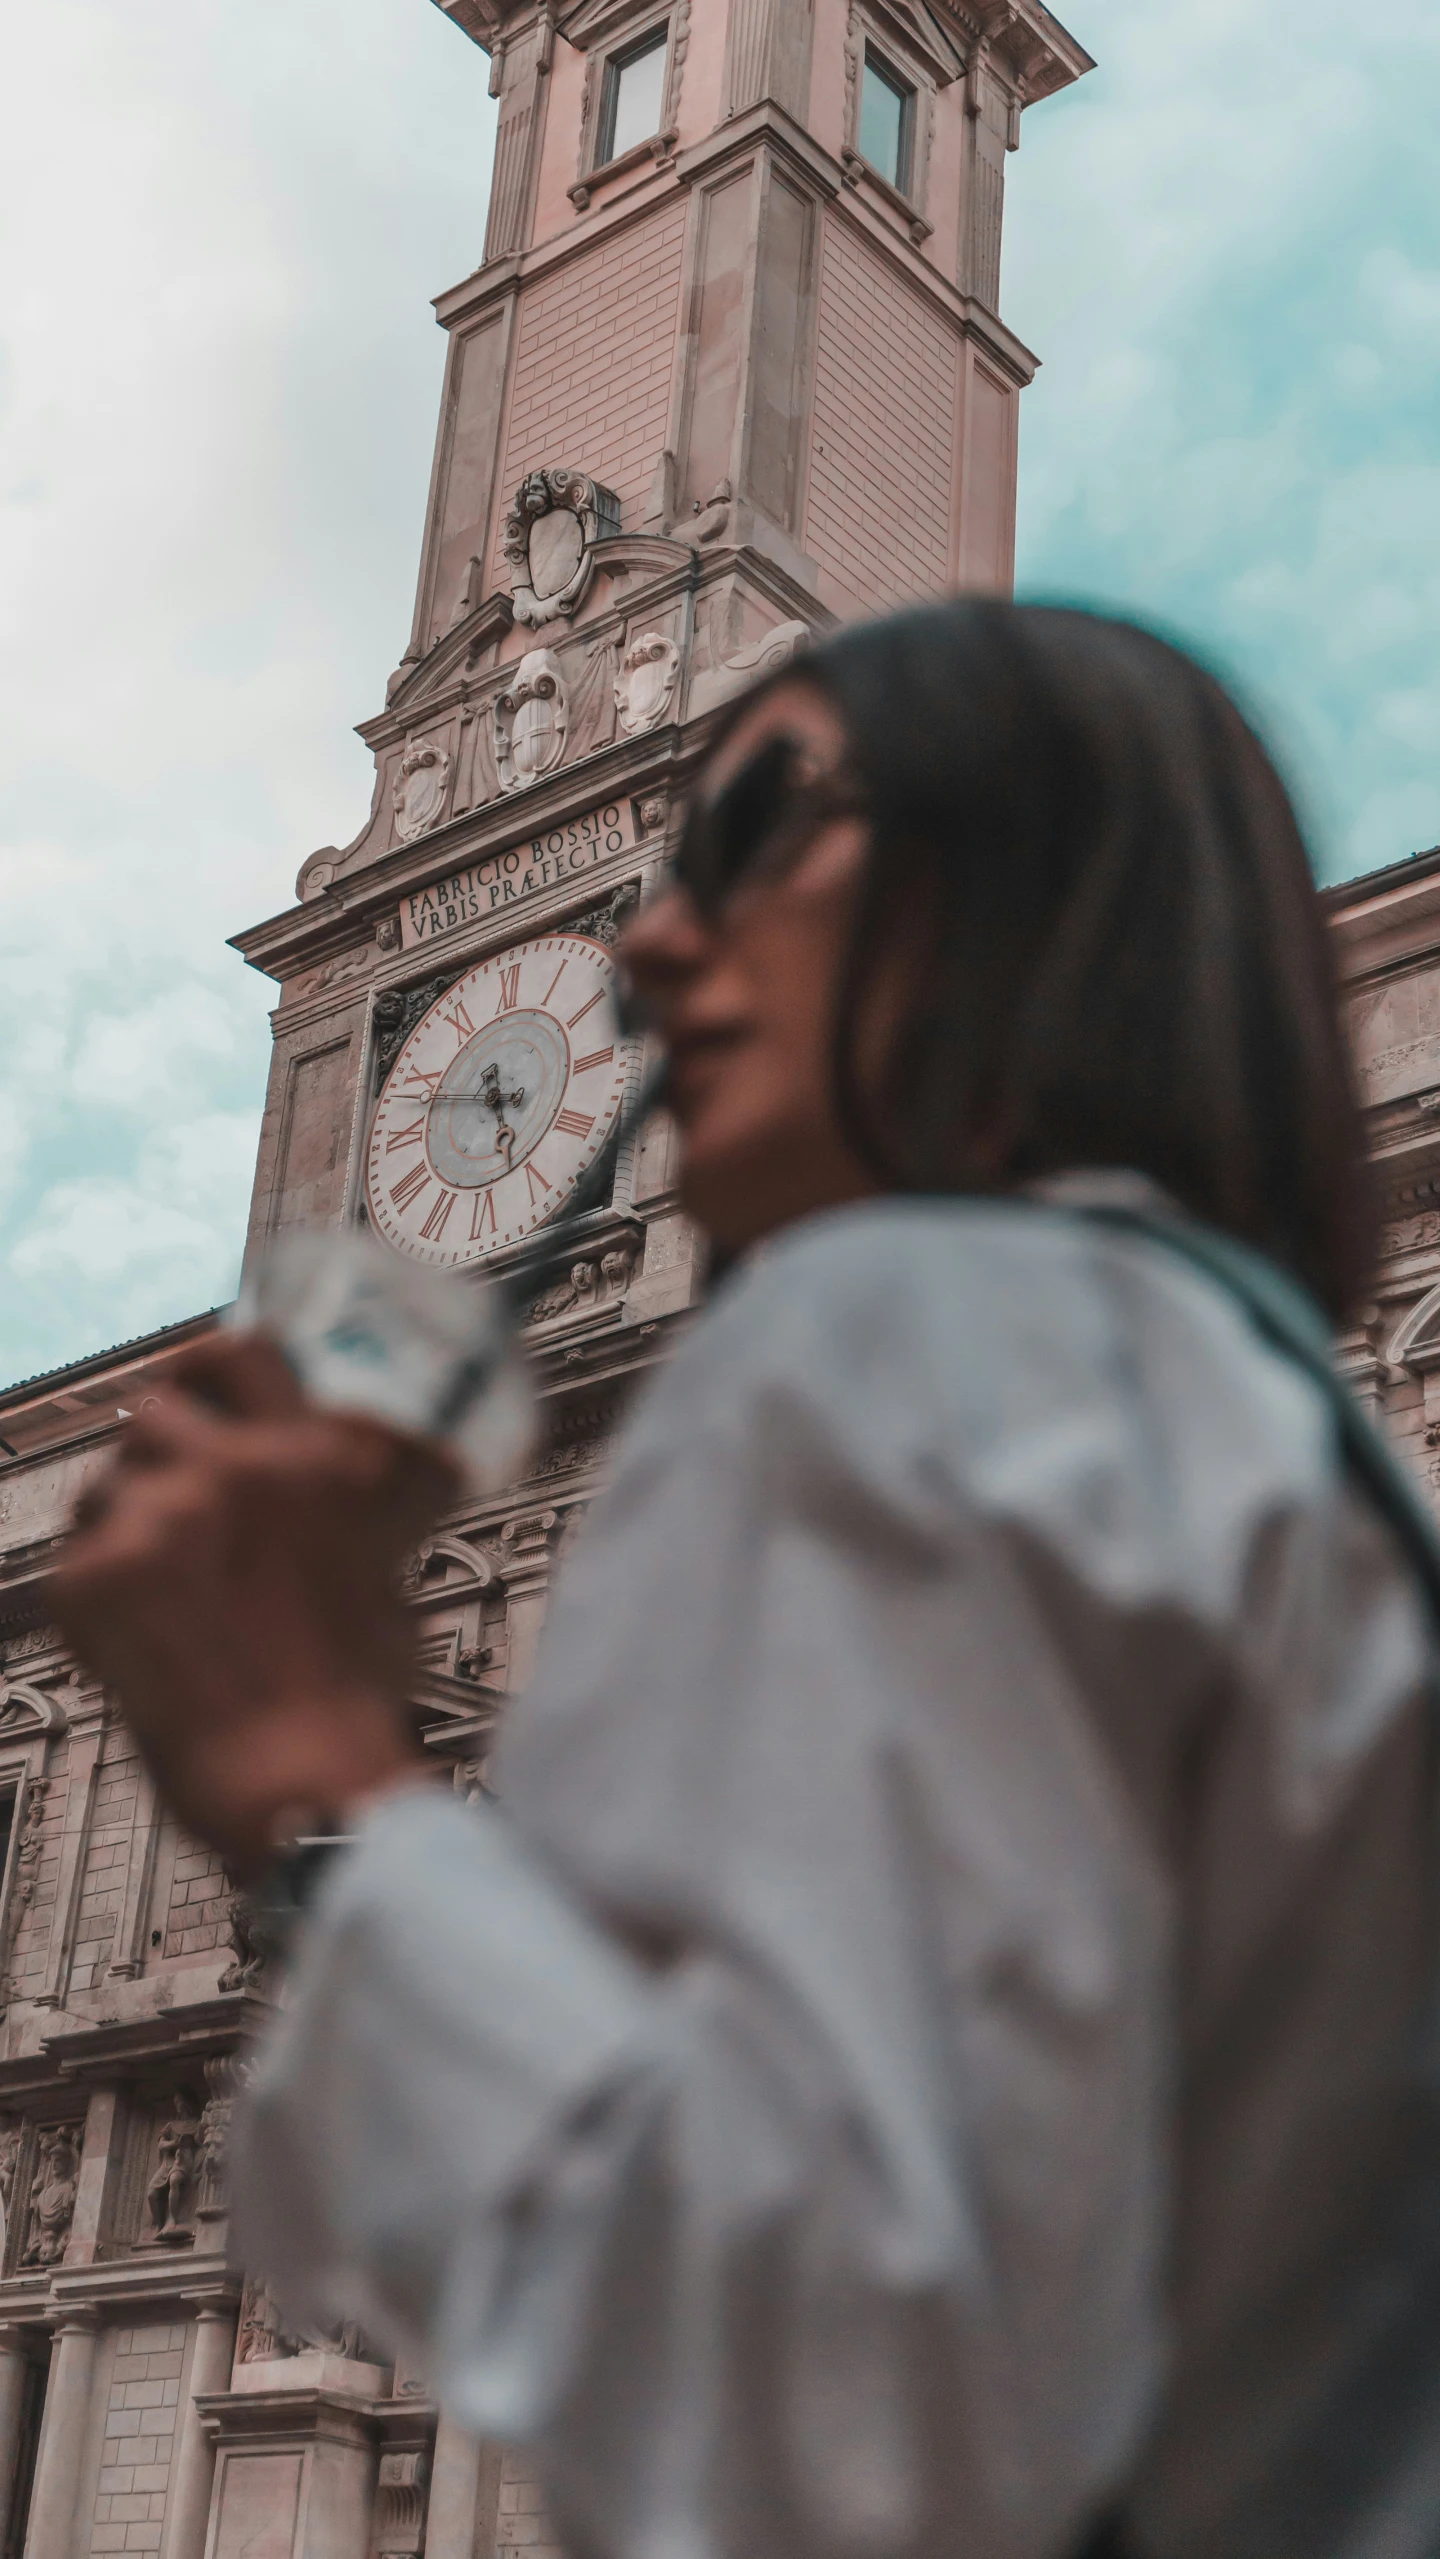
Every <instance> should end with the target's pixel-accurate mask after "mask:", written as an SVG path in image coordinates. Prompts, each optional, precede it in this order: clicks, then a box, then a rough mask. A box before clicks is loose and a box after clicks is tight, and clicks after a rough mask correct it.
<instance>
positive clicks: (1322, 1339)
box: [1073, 1203, 1440, 1629]
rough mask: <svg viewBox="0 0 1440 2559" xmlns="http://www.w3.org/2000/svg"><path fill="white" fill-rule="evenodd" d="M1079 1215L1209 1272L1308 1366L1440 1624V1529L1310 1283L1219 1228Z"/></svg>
mask: <svg viewBox="0 0 1440 2559" xmlns="http://www.w3.org/2000/svg"><path fill="white" fill-rule="evenodd" d="M1073 1213H1074V1214H1075V1215H1077V1216H1080V1217H1084V1218H1087V1219H1089V1221H1090V1222H1091V1224H1092V1225H1097V1226H1109V1227H1114V1228H1117V1229H1119V1230H1121V1231H1126V1232H1129V1233H1131V1234H1134V1235H1143V1236H1148V1237H1149V1238H1150V1240H1151V1241H1152V1242H1153V1243H1156V1244H1162V1245H1164V1246H1165V1248H1166V1249H1167V1251H1169V1252H1172V1253H1175V1254H1178V1255H1179V1257H1180V1259H1181V1260H1182V1261H1186V1262H1188V1263H1189V1264H1190V1265H1191V1267H1192V1269H1194V1270H1199V1271H1204V1272H1205V1273H1206V1275H1207V1276H1208V1277H1209V1278H1210V1279H1212V1280H1214V1281H1216V1282H1217V1283H1218V1285H1219V1286H1220V1287H1221V1288H1223V1289H1224V1290H1226V1291H1227V1293H1228V1294H1229V1295H1230V1296H1231V1297H1232V1298H1235V1299H1236V1300H1237V1301H1238V1302H1239V1304H1240V1305H1241V1306H1243V1308H1244V1309H1245V1312H1246V1314H1247V1315H1248V1316H1249V1318H1250V1321H1251V1323H1252V1324H1253V1325H1254V1327H1255V1330H1256V1331H1257V1333H1259V1334H1260V1335H1261V1336H1262V1337H1263V1339H1264V1340H1266V1341H1267V1342H1269V1343H1271V1344H1272V1346H1273V1347H1274V1348H1275V1349H1276V1350H1279V1351H1283V1352H1284V1353H1285V1354H1286V1356H1287V1357H1288V1358H1289V1359H1291V1360H1293V1362H1294V1363H1295V1366H1296V1367H1297V1368H1301V1369H1303V1370H1304V1372H1305V1374H1306V1376H1307V1377H1308V1378H1309V1379H1310V1381H1311V1384H1312V1385H1313V1386H1315V1387H1316V1389H1317V1390H1318V1392H1319V1393H1320V1395H1321V1397H1322V1398H1323V1400H1324V1402H1325V1404H1326V1406H1327V1408H1328V1411H1329V1414H1330V1419H1331V1422H1332V1424H1333V1426H1334V1430H1335V1437H1336V1441H1337V1443H1338V1445H1339V1449H1340V1454H1341V1457H1342V1458H1343V1460H1344V1462H1345V1465H1346V1466H1347V1468H1348V1469H1349V1471H1350V1473H1351V1475H1352V1476H1353V1477H1354V1479H1355V1481H1356V1483H1357V1484H1359V1485H1360V1486H1361V1488H1362V1489H1363V1490H1364V1491H1365V1492H1366V1493H1367V1494H1368V1495H1369V1497H1370V1499H1371V1501H1372V1502H1373V1503H1374V1505H1375V1508H1376V1509H1377V1510H1378V1511H1379V1513H1380V1515H1381V1517H1382V1519H1384V1520H1385V1521H1386V1522H1387V1524H1388V1525H1389V1527H1390V1529H1391V1531H1392V1532H1393V1534H1394V1536H1395V1538H1396V1539H1397V1541H1398V1543H1399V1545H1400V1547H1401V1548H1402V1550H1403V1552H1404V1554H1405V1557H1406V1559H1407V1561H1408V1563H1409V1564H1410V1567H1411V1569H1412V1571H1413V1572H1414V1574H1415V1578H1416V1580H1417V1581H1418V1582H1419V1584H1420V1587H1421V1590H1422V1591H1423V1592H1424V1594H1425V1597H1426V1599H1427V1600H1428V1602H1429V1604H1430V1612H1431V1615H1432V1617H1433V1618H1434V1620H1435V1624H1436V1627H1437V1629H1440V1528H1437V1526H1436V1523H1435V1521H1434V1519H1433V1518H1432V1517H1431V1514H1430V1511H1429V1509H1428V1507H1427V1505H1426V1503H1425V1502H1424V1500H1423V1499H1422V1497H1421V1495H1420V1493H1419V1492H1418V1490H1417V1489H1416V1487H1415V1485H1414V1484H1413V1483H1412V1482H1411V1480H1410V1477H1409V1476H1408V1475H1407V1474H1406V1472H1405V1470H1404V1468H1403V1467H1402V1465H1401V1463H1400V1460H1399V1459H1398V1458H1397V1457H1396V1456H1395V1454H1394V1451H1393V1450H1392V1449H1391V1447H1390V1446H1389V1443H1388V1442H1387V1441H1386V1440H1384V1439H1382V1437H1381V1435H1380V1433H1379V1431H1378V1430H1377V1429H1376V1428H1375V1426H1374V1424H1373V1423H1372V1422H1370V1421H1368V1420H1367V1419H1366V1417H1365V1415H1364V1413H1363V1412H1362V1411H1361V1409H1360V1406H1359V1405H1358V1404H1357V1403H1356V1401H1355V1398H1354V1396H1353V1395H1352V1394H1351V1392H1350V1389H1349V1388H1348V1386H1346V1385H1345V1384H1344V1382H1343V1380H1342V1379H1341V1378H1340V1377H1338V1376H1337V1374H1336V1372H1335V1368H1334V1365H1333V1361H1332V1343H1331V1334H1330V1327H1329V1325H1328V1323H1327V1322H1326V1319H1325V1315H1324V1313H1323V1311H1322V1309H1321V1308H1320V1306H1319V1305H1318V1304H1317V1303H1316V1301H1315V1299H1314V1298H1313V1297H1312V1296H1311V1295H1310V1293H1309V1291H1308V1289H1305V1288H1302V1287H1301V1285H1300V1282H1299V1281H1298V1280H1295V1279H1292V1278H1291V1277H1290V1275H1289V1273H1288V1272H1287V1271H1282V1270H1281V1269H1280V1267H1279V1265H1278V1263H1276V1262H1272V1261H1271V1260H1270V1259H1269V1258H1268V1256H1267V1255H1265V1254H1264V1253H1257V1252H1256V1251H1254V1250H1253V1248H1252V1247H1251V1246H1250V1245H1248V1244H1241V1243H1238V1242H1237V1241H1236V1240H1235V1238H1234V1237H1233V1236H1230V1235H1221V1234H1219V1233H1217V1232H1216V1230H1215V1228H1214V1227H1213V1226H1201V1225H1198V1224H1191V1223H1190V1222H1189V1221H1188V1220H1186V1219H1183V1218H1178V1217H1175V1218H1172V1217H1165V1216H1163V1215H1160V1214H1154V1215H1152V1214H1151V1213H1150V1212H1149V1211H1147V1210H1145V1209H1138V1208H1123V1207H1120V1206H1119V1205H1118V1204H1117V1205H1111V1204H1108V1203H1103V1204H1102V1203H1097V1204H1096V1205H1094V1206H1093V1207H1091V1206H1086V1207H1083V1208H1078V1209H1077V1210H1075V1211H1074V1212H1073Z"/></svg>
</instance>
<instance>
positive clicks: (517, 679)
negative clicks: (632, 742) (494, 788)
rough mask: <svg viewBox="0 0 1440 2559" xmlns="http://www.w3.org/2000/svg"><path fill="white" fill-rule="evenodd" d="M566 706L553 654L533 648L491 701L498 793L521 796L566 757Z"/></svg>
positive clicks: (556, 660) (557, 662) (559, 667)
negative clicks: (520, 794) (493, 709)
mask: <svg viewBox="0 0 1440 2559" xmlns="http://www.w3.org/2000/svg"><path fill="white" fill-rule="evenodd" d="M569 726H570V703H569V698H568V696H567V694H566V690H565V677H564V674H563V672H562V670H561V666H560V661H559V659H558V658H557V657H556V655H555V653H554V651H553V649H532V650H531V651H530V653H529V655H528V657H523V658H522V659H521V660H520V663H519V665H518V666H517V667H516V669H515V673H514V675H513V676H512V677H511V679H510V682H509V683H508V684H507V686H506V687H505V690H504V692H503V693H500V694H497V696H496V699H495V770H496V772H497V774H498V775H499V777H500V788H501V790H502V791H523V790H524V789H525V787H526V784H527V783H530V782H538V781H539V779H540V776H541V775H542V773H551V772H553V771H554V769H555V767H556V765H557V764H558V763H560V761H561V759H562V757H563V756H564V753H565V738H566V733H567V731H568V729H569Z"/></svg>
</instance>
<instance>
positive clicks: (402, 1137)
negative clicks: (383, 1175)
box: [385, 1119, 425, 1155]
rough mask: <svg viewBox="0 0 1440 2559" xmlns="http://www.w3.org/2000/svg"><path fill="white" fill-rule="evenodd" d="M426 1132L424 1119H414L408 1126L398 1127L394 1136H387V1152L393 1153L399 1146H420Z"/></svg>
mask: <svg viewBox="0 0 1440 2559" xmlns="http://www.w3.org/2000/svg"><path fill="white" fill-rule="evenodd" d="M424 1134H425V1122H424V1120H423V1119H418V1120H412V1121H411V1123H410V1126H409V1127H408V1128H397V1129H396V1131H395V1133H394V1136H393V1137H387V1138H386V1140H385V1152H386V1154H387V1155H393V1154H394V1152H395V1149H396V1147H397V1146H418V1145H419V1143H420V1140H421V1139H422V1137H423V1136H424Z"/></svg>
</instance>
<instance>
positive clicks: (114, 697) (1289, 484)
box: [0, 0, 1440, 1381]
mask: <svg viewBox="0 0 1440 2559" xmlns="http://www.w3.org/2000/svg"><path fill="white" fill-rule="evenodd" d="M1061 14H1062V15H1064V16H1066V18H1067V22H1068V23H1070V24H1071V25H1072V26H1073V28H1074V31H1075V33H1076V34H1077V35H1078V36H1079V37H1080V38H1081V39H1082V41H1084V42H1085V43H1086V44H1087V45H1088V46H1089V48H1090V50H1091V52H1092V53H1094V54H1095V55H1096V56H1097V57H1098V58H1099V62H1100V66H1101V67H1100V69H1099V70H1098V71H1097V72H1096V73H1095V74H1094V75H1093V76H1092V77H1091V78H1090V79H1088V80H1087V81H1085V82H1083V83H1082V84H1081V85H1080V86H1079V87H1078V88H1077V89H1076V90H1074V91H1073V92H1071V93H1070V94H1069V95H1068V96H1066V97H1064V98H1061V99H1057V100H1052V101H1050V102H1049V103H1047V104H1046V105H1045V106H1043V107H1041V108H1038V109H1036V110H1034V111H1033V112H1032V113H1031V114H1030V115H1028V116H1027V117H1026V119H1025V141H1024V147H1023V149H1022V151H1021V153H1020V155H1019V157H1018V159H1016V160H1012V161H1011V163H1010V169H1009V212H1008V237H1007V249H1006V265H1005V289H1004V302H1005V312H1006V317H1007V319H1008V320H1009V322H1010V324H1011V326H1012V327H1013V328H1015V329H1016V330H1018V332H1019V333H1020V335H1021V336H1022V337H1024V338H1025V339H1026V340H1027V341H1028V343H1029V344H1030V345H1031V346H1032V347H1033V348H1034V349H1035V351H1036V352H1037V353H1038V354H1039V355H1040V356H1041V357H1042V358H1043V360H1044V362H1043V370H1042V372H1041V374H1040V376H1039V379H1038V381H1037V383H1036V386H1035V388H1034V389H1033V391H1031V392H1030V393H1029V394H1028V395H1027V400H1026V413H1025V421H1024V426H1023V430H1022V450H1021V502H1020V543H1019V580H1020V586H1021V591H1022V592H1025V593H1030V594H1048V595H1057V594H1058V595H1064V596H1071V597H1084V598H1091V599H1095V600H1099V601H1102V602H1104V603H1107V604H1111V605H1115V606H1118V607H1120V608H1123V609H1125V610H1128V611H1132V612H1138V613H1140V614H1142V615H1144V616H1145V617H1147V618H1149V619H1152V620H1157V621H1159V622H1160V623H1162V624H1163V625H1164V626H1165V627H1167V628H1169V629H1172V630H1174V631H1176V632H1177V633H1179V634H1180V635H1181V636H1184V637H1186V638H1188V639H1189V640H1191V642H1192V643H1194V644H1196V645H1198V646H1199V647H1200V648H1201V649H1202V650H1203V651H1204V652H1205V653H1206V654H1207V655H1208V656H1209V657H1210V658H1211V660H1212V662H1214V663H1215V664H1216V665H1217V666H1218V667H1219V668H1220V669H1221V671H1222V672H1224V673H1227V674H1228V675H1230V676H1231V677H1232V679H1233V680H1235V681H1237V682H1238V683H1239V684H1240V686H1241V688H1242V690H1243V691H1244V692H1245V693H1246V695H1247V698H1248V699H1249V700H1250V701H1251V703H1252V704H1253V705H1254V706H1256V707H1257V708H1258V711H1259V714H1260V716H1261V718H1262V720H1263V721H1264V723H1265V725H1266V727H1267V729H1268V730H1269V732H1270V734H1271V735H1272V737H1273V738H1274V739H1275V741H1276V742H1277V744H1278V746H1279V748H1280V751H1281V753H1282V757H1283V758H1284V760H1285V761H1286V763H1287V766H1288V769H1289V770H1290V772H1291V773H1292V776H1293V777H1294V779H1295V781H1296V784H1297V788H1298V789H1299V792H1300V795H1301V798H1302V801H1303V804H1304V806H1305V808H1306V811H1307V814H1308V817H1309V820H1310V823H1311V827H1312V832H1313V837H1314V842H1315V847H1316V861H1317V868H1318V869H1319V871H1320V873H1321V875H1322V877H1325V878H1339V877H1343V876H1346V875H1348V874H1350V873H1353V872H1355V871H1357V870H1364V869H1372V868H1375V867H1377V866H1379V865H1381V864H1383V863H1386V862H1390V861H1394V860H1398V859H1401V858H1403V857H1404V856H1405V855H1407V854H1408V853H1410V852H1412V851H1414V850H1416V849H1417V848H1418V847H1421V846H1425V845H1430V844H1433V843H1434V842H1435V841H1436V839H1437V837H1440V396H1437V395H1440V381H1437V375H1440V187H1437V185H1436V183H1435V179H1434V174H1433V140H1432V137H1433V135H1434V133H1435V131H1436V130H1437V127H1440V9H1437V8H1436V6H1435V0H1391V5H1390V8H1389V9H1388V11H1387V14H1386V20H1385V31H1384V42H1383V44H1375V45H1367V44H1363V43H1359V42H1357V40H1356V35H1355V23H1354V15H1353V8H1352V7H1350V6H1346V7H1345V8H1344V10H1343V11H1342V7H1341V5H1340V0H1304V5H1303V6H1302V4H1301V0H1264V5H1263V7H1260V8H1257V7H1256V6H1255V0H1243V5H1242V0H1203V5H1197V0H1071V5H1070V6H1069V7H1068V8H1065V9H1062V12H1061ZM493 117H494V109H493V106H492V105H491V102H490V100H489V99H488V97H487V95H486V64H485V61H484V58H483V56H482V55H481V54H480V53H479V52H478V51H476V49H475V48H474V47H473V46H471V45H469V44H467V43H466V42H465V40H464V39H463V37H461V36H460V35H459V34H458V32H457V31H456V30H455V28H454V27H453V26H451V25H450V24H448V23H447V22H446V20H445V19H444V18H443V17H442V16H441V14H440V12H439V11H438V10H437V9H435V8H432V7H430V6H428V5H427V0H262V5H260V6H251V7H248V8H240V7H238V6H237V5H236V0H123V6H119V7H117V6H116V0H46V5H45V7H44V8H43V9H31V10H26V11H24V12H21V13H18V14H17V15H16V18H15V22H14V24H13V25H12V26H11V27H9V28H8V29H7V35H6V80H5V85H4V97H3V101H0V1005H3V1022H4V1037H3V1039H0V1381H3V1380H5V1379H13V1378H19V1377H22V1376H26V1375H30V1374H33V1373H34V1372H35V1371H37V1370H42V1369H46V1368H49V1367H51V1366H54V1365H56V1364H58V1363H60V1362H63V1361H65V1360H69V1359H74V1358H80V1357H83V1356H84V1355H86V1354H87V1353H89V1352H91V1351H94V1350H97V1349H99V1348H101V1347H103V1346H105V1345H106V1344H109V1343H112V1342H116V1341H119V1340H123V1339H125V1338H128V1337H129V1336H132V1335H134V1334H137V1333H142V1332H145V1331H147V1330H149V1329H151V1328H152V1327H154V1326H156V1325H159V1324H163V1323H166V1322H170V1321H174V1320H177V1319H179V1318H181V1317H183V1316H186V1315H189V1314H192V1313H193V1312H195V1311H196V1309H197V1308H201V1307H205V1306H209V1305H212V1304H216V1303H219V1302H221V1301H223V1300H224V1299H225V1298H226V1297H227V1296H228V1295H229V1294H230V1293H231V1291H232V1290H233V1287H234V1283H235V1276H236V1271H237V1268H238V1261H239V1251H240V1243H241V1239H242V1235H243V1230H244V1223H245V1215H246V1210H247V1206H248V1201H249V1191H250V1180H251V1174H252V1170H253V1164H254V1156H255V1145H256V1139H257V1134H258V1128H259V1117H260V1109H261V1104H262V1100H263V1096H264V1087H265V1076H266V1068H267V1061H268V1052H269V1029H268V1020H267V1016H268V1011H269V1007H270V1003H271V1001H272V999H273V992H274V990H273V988H271V987H270V985H269V983H268V981H266V980H265V979H263V978H261V977H259V976H258V975H256V974H255V973H254V972H252V971H249V970H247V969H246V968H245V967H244V965H243V963H242V962H241V961H240V960H239V958H238V957H237V956H236V954H235V953H233V952H231V951H229V950H227V948H226V946H225V937H226V935H227V934H229V933H233V932H235V931H237V930H238V929H240V928H241V927H243V926H245V925H247V924H251V923H254V922H256V921H258V920H259V919H260V918H261V917H263V916H266V915H269V914H273V913H275V912H276V911H277V910H279V909H280V908H282V907H284V906H286V905H288V904H289V903H290V902H291V898H292V894H293V884H294V877H295V873H296V870H297V869H298V867H299V864H300V862H301V861H302V860H303V859H304V857H305V855H306V854H307V853H309V852H311V851H312V850H314V849H315V848H316V847H317V846H319V845H322V844H329V843H340V844H343V843H344V842H345V841H346V840H347V839H348V838H349V837H350V836H351V835H353V833H354V832H355V830H356V829H357V827H358V826H359V824H360V822H361V819H362V818H363V815H364V813H365V810H366V808H367V807H368V804H369V796H370V787H371V766H370V760H369V757H368V755H367V754H366V752H365V750H364V748H363V747H362V746H361V744H360V742H359V740H358V739H357V738H356V737H355V736H354V735H353V723H354V721H356V720H357V719H360V718H363V717H365V716H367V715H368V714H369V713H371V712H372V711H374V710H375V709H376V708H378V707H379V705H380V704H381V702H382V701H383V697H384V684H385V677H386V675H387V674H388V672H389V670H390V669H391V667H392V666H393V665H394V664H395V662H396V660H397V658H398V656H399V654H400V651H401V650H402V649H403V647H404V645H405V642H406V638H407V635H408V629H409V621H410V611H411V604H412V599H413V588H414V576H415V569H416V561H417V554H418V546H419V537H420V529H421V517H422V512H423V507H424V501H425V493H426V487H427V481H428V475H429V466H430V455H431V447H432V442H433V435H434V424H435V412H436V404H437V399H438V393H439V388H440V375H441V363H442V356H443V341H442V339H441V336H440V333H439V332H438V330H437V329H436V328H435V326H434V320H433V315H432V313H431V310H430V307H429V304H430V297H431V296H432V295H434V294H435V293H437V292H439V291H440V290H442V289H443V288H444V287H445V286H447V285H449V284H451V283H453V282H454V281H456V280H457V279H458V278H459V277H460V276H462V275H464V274H466V273H468V272H469V270H470V269H471V268H472V267H474V266H475V265H476V263H477V262H478V260H479V257H480V252H481V247H482V243H483V237H484V216H485V199H486V191H487V186H488V173H489V162H490V153H491V148H492V143H493V130H494V126H493Z"/></svg>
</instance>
